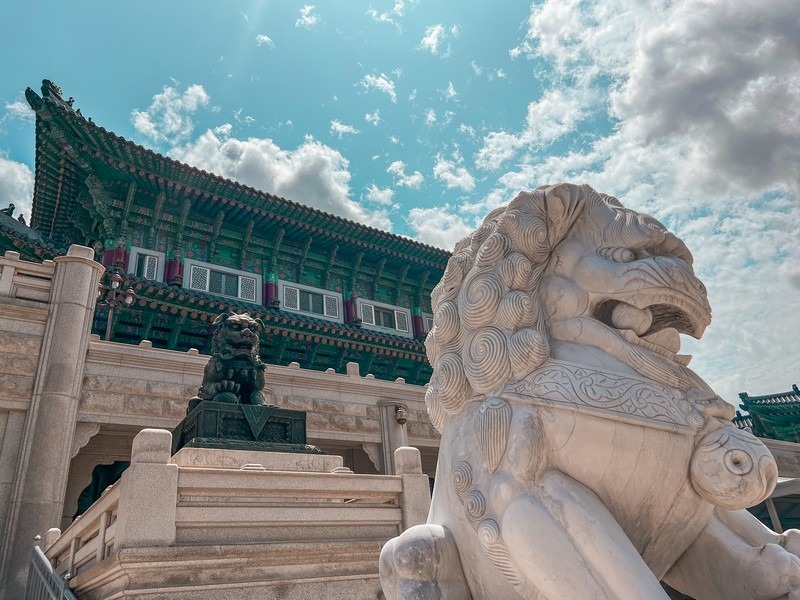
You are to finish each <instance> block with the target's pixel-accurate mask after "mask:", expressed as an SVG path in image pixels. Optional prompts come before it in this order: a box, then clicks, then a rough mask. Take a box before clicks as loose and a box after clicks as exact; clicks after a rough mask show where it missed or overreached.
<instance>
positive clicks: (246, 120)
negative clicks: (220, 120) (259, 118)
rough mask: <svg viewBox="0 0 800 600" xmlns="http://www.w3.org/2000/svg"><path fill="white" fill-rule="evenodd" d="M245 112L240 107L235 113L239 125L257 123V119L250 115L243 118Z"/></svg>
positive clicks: (234, 116)
mask: <svg viewBox="0 0 800 600" xmlns="http://www.w3.org/2000/svg"><path fill="white" fill-rule="evenodd" d="M243 110H244V109H243V108H242V107H239V108H237V109H236V110H235V111H233V118H234V119H236V122H237V123H239V124H240V125H252V124H253V123H255V122H256V119H255V117H252V116H250V115H244V116H242V111H243Z"/></svg>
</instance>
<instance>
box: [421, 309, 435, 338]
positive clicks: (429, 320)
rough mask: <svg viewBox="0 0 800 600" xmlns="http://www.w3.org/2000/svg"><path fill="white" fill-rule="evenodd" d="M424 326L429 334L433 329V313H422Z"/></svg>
mask: <svg viewBox="0 0 800 600" xmlns="http://www.w3.org/2000/svg"><path fill="white" fill-rule="evenodd" d="M429 324H430V326H429ZM422 328H423V329H424V330H425V333H426V334H428V333H430V332H431V329H433V315H432V314H431V313H422Z"/></svg>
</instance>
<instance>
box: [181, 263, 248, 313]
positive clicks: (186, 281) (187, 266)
mask: <svg viewBox="0 0 800 600" xmlns="http://www.w3.org/2000/svg"><path fill="white" fill-rule="evenodd" d="M192 267H199V268H202V269H208V270H210V271H218V272H220V273H225V274H227V275H236V276H237V277H239V294H240V295H237V296H228V295H227V294H218V293H216V292H211V291H209V290H208V281H206V289H198V288H193V287H191V283H192ZM242 277H248V278H250V279H255V281H256V283H255V286H256V298H255V300H251V299H250V298H242V296H241V289H242V280H241V278H242ZM208 279H210V277H209V278H208ZM183 287H185V288H187V289H190V290H195V291H197V292H206V293H207V294H214V295H215V296H221V297H223V298H234V299H235V300H240V301H242V302H251V303H253V304H261V289H262V287H263V286H262V280H261V275H259V274H257V273H251V272H250V271H240V270H239V269H231V268H229V267H221V266H220V265H215V264H213V263H207V262H203V261H200V260H193V259H190V258H187V259H184V261H183Z"/></svg>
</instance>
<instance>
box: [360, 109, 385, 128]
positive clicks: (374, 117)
mask: <svg viewBox="0 0 800 600" xmlns="http://www.w3.org/2000/svg"><path fill="white" fill-rule="evenodd" d="M364 120H365V121H366V122H367V123H372V124H373V125H375V126H376V127H377V126H378V123H380V122H381V111H380V110H378V109H375V112H372V113H367V114H365V115H364Z"/></svg>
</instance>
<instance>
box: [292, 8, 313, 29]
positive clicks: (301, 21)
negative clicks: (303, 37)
mask: <svg viewBox="0 0 800 600" xmlns="http://www.w3.org/2000/svg"><path fill="white" fill-rule="evenodd" d="M314 8H315V6H314V5H313V4H306V5H305V6H303V8H301V9H300V16H299V17H298V18H297V21H295V22H294V26H295V27H303V28H305V29H311V28H312V27H314V26H315V25H316V24H317V23H319V15H318V14H316V13H315V12H314Z"/></svg>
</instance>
